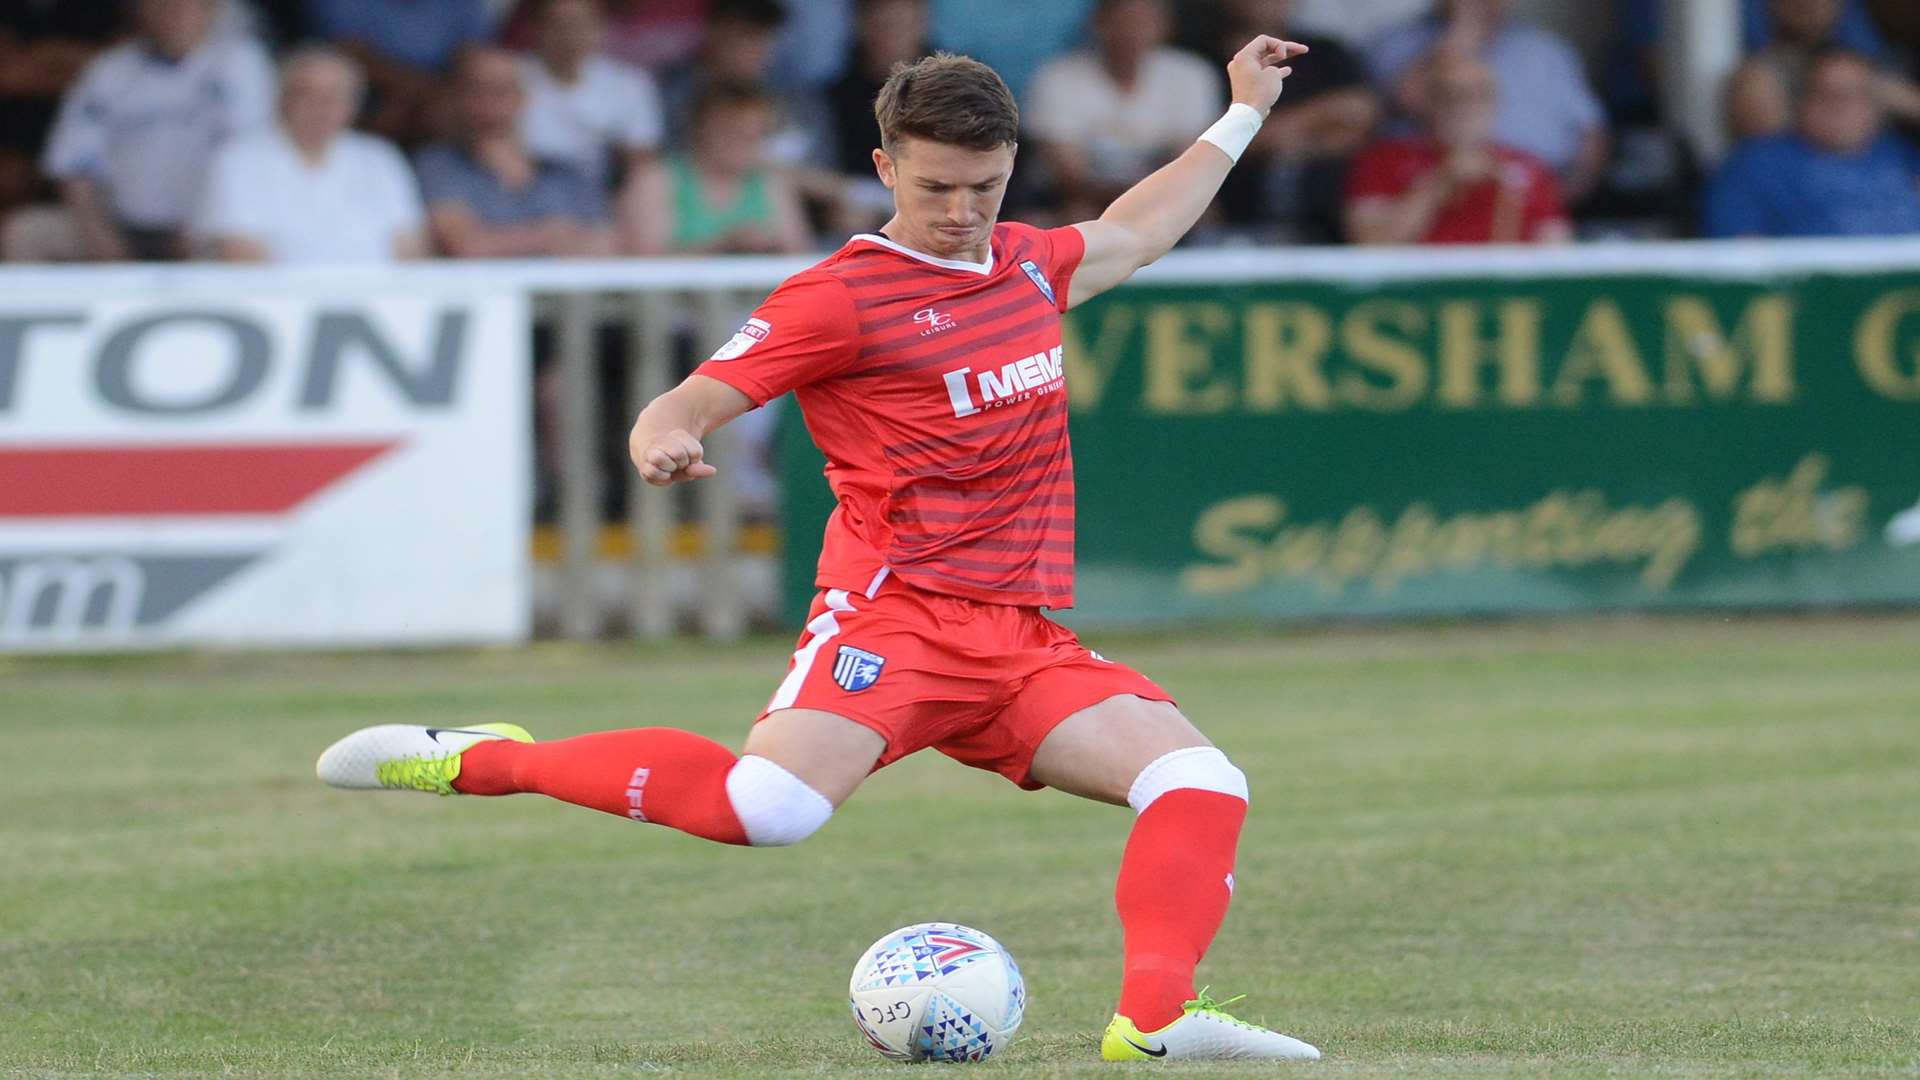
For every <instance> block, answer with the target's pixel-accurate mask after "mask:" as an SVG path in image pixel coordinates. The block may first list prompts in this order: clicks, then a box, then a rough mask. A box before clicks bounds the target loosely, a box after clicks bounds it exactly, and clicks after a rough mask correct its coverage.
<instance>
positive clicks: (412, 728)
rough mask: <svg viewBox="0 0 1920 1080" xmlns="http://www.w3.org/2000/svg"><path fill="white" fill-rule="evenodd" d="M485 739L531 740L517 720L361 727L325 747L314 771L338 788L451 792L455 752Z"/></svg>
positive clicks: (457, 755)
mask: <svg viewBox="0 0 1920 1080" xmlns="http://www.w3.org/2000/svg"><path fill="white" fill-rule="evenodd" d="M489 739H512V740H513V741H514V742H524V743H530V742H532V741H533V736H531V735H529V734H527V729H525V728H523V727H521V726H520V725H518V724H475V725H473V726H472V727H454V728H438V727H422V726H420V725H418V724H381V725H379V726H377V727H370V728H361V729H360V730H359V731H356V732H354V733H353V734H351V735H349V736H347V737H346V738H344V739H341V740H340V741H339V742H337V743H334V744H333V745H332V746H329V747H327V749H326V752H325V753H323V754H321V755H320V761H319V762H318V763H317V764H316V765H314V767H313V771H314V772H315V773H316V774H318V775H319V777H320V779H322V780H324V781H326V782H327V783H329V784H332V785H333V786H334V787H337V788H363V789H364V788H373V789H379V788H390V789H393V790H396V791H430V792H433V793H434V794H436V795H452V794H454V790H453V780H454V777H456V776H459V775H460V755H461V754H463V753H465V752H466V750H467V748H468V747H471V746H472V745H473V744H475V743H479V742H486V741H487V740H489Z"/></svg>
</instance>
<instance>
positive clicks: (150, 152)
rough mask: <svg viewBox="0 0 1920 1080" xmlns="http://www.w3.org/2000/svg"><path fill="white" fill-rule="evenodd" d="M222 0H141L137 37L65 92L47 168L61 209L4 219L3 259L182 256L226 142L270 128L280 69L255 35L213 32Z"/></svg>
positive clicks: (99, 61)
mask: <svg viewBox="0 0 1920 1080" xmlns="http://www.w3.org/2000/svg"><path fill="white" fill-rule="evenodd" d="M219 6H220V5H219V0H138V2H137V3H136V4H135V5H134V15H135V20H136V25H137V26H138V28H139V36H138V37H137V38H136V39H134V40H132V41H129V42H127V43H126V44H124V45H120V46H118V47H116V48H113V49H109V50H108V51H106V52H104V53H102V54H101V55H100V56H99V57H98V58H96V59H95V60H94V61H93V62H92V63H90V64H88V65H87V67H86V69H85V70H84V71H83V72H82V73H81V75H80V79H79V81H78V82H76V83H75V84H74V86H73V88H72V89H71V90H69V91H68V92H67V94H66V97H65V98H64V99H63V100H62V102H61V105H60V114H59V117H58V119H56V120H55V122H54V128H53V132H52V135H51V136H50V137H49V139H48V142H47V150H46V155H45V158H44V160H43V162H42V168H43V169H44V170H45V172H46V173H47V175H48V176H49V177H51V178H53V179H54V180H55V181H56V182H57V183H58V184H59V185H60V195H61V203H62V206H61V207H60V208H57V209H56V208H32V209H29V210H25V211H22V212H21V214H18V215H15V217H14V219H13V220H11V221H9V222H8V225H7V229H6V235H5V236H4V237H0V249H4V254H5V256H6V257H7V258H8V259H12V260H19V261H33V262H40V261H49V260H73V259H91V260H99V261H116V260H124V259H133V258H140V259H166V258H179V257H181V256H182V255H184V254H185V244H184V242H183V236H182V229H183V227H184V226H185V225H186V223H187V219H188V218H189V217H190V216H191V215H192V213H193V210H194V207H195V206H196V205H197V204H198V203H199V201H200V195H201V189H202V186H203V184H204V183H205V181H206V171H207V165H208V163H209V162H210V161H211V160H212V157H213V151H214V148H215V147H216V146H218V145H219V144H220V142H221V141H222V140H223V139H225V138H226V137H228V136H229V135H232V134H234V133H236V132H242V131H250V130H253V129H256V128H258V127H261V126H262V125H264V124H265V123H266V122H267V120H268V117H269V116H270V114H271V112H272V109H273V65H272V63H271V62H270V61H269V60H268V59H267V54H266V51H265V50H264V49H262V48H261V47H260V45H259V44H258V43H256V42H254V41H252V40H250V39H248V38H244V37H237V36H234V35H231V34H215V33H214V32H213V29H214V19H215V17H216V15H217V13H218V10H219Z"/></svg>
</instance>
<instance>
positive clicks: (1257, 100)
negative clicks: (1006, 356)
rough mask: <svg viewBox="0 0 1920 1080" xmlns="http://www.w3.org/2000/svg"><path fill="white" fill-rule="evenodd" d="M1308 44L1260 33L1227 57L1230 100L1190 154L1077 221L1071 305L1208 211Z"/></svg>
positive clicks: (1143, 260)
mask: <svg viewBox="0 0 1920 1080" xmlns="http://www.w3.org/2000/svg"><path fill="white" fill-rule="evenodd" d="M1306 51H1307V47H1306V46H1305V45H1301V44H1298V43H1295V42H1291V41H1282V40H1280V39H1279V38H1273V37H1267V36H1265V35H1262V36H1260V37H1257V38H1254V39H1253V40H1252V41H1250V42H1248V43H1247V46H1246V48H1244V49H1241V50H1240V51H1239V52H1238V53H1236V54H1235V55H1234V58H1233V59H1232V60H1230V61H1228V62H1227V82H1228V83H1229V85H1230V86H1231V87H1232V90H1233V104H1232V105H1230V106H1228V108H1227V113H1226V115H1225V116H1222V117H1221V118H1220V120H1219V122H1218V123H1216V124H1214V125H1213V126H1212V127H1210V128H1208V129H1207V131H1206V133H1205V134H1203V135H1201V136H1200V138H1199V140H1198V141H1196V142H1195V143H1194V144H1193V145H1192V146H1191V147H1188V148H1187V151H1186V152H1185V153H1183V154H1181V155H1180V156H1179V157H1177V158H1175V159H1173V160H1172V161H1171V162H1169V163H1167V164H1166V165H1165V166H1162V167H1161V168H1160V169H1159V170H1157V171H1156V172H1154V174H1153V175H1151V176H1149V177H1147V178H1146V179H1145V180H1142V181H1140V182H1139V183H1138V184H1135V185H1134V186H1133V187H1132V188H1130V189H1128V190H1127V192H1126V194H1124V195H1121V196H1120V197H1119V198H1118V199H1115V200H1114V202H1113V205H1112V206H1109V207H1107V211H1106V213H1104V214H1101V215H1100V217H1099V219H1098V220H1097V221H1085V222H1081V223H1080V224H1078V225H1076V226H1075V228H1077V229H1079V230H1080V233H1081V235H1082V236H1084V237H1085V238H1086V242H1087V251H1086V255H1085V256H1084V257H1083V258H1082V259H1081V260H1080V266H1079V269H1077V270H1075V271H1074V274H1073V283H1072V285H1071V286H1070V287H1069V288H1068V290H1067V306H1068V307H1072V306H1073V305H1075V304H1078V303H1080V302H1081V301H1084V300H1088V299H1091V298H1092V297H1095V296H1098V295H1100V294H1101V293H1103V292H1106V291H1107V290H1108V289H1111V288H1113V287H1114V286H1115V285H1118V284H1120V283H1121V282H1122V281H1125V280H1126V279H1127V278H1129V277H1131V276H1132V275H1133V272H1134V271H1136V270H1138V269H1140V268H1141V267H1143V266H1145V265H1147V264H1148V263H1150V262H1153V261H1154V260H1155V259H1158V258H1159V257H1160V256H1162V255H1165V254H1166V253H1167V252H1169V251H1171V250H1173V245H1174V244H1176V243H1178V242H1179V240H1180V238H1181V237H1182V236H1185V235H1186V233H1187V230H1188V229H1191V228H1193V224H1194V222H1196V221H1199V220H1200V215H1201V214H1202V213H1205V212H1206V209H1207V206H1208V204H1209V203H1211V202H1213V197H1214V195H1216V194H1218V193H1219V191H1220V185H1221V184H1222V183H1224V182H1225V181H1226V179H1227V172H1228V171H1229V170H1231V169H1232V168H1233V165H1234V162H1236V161H1238V160H1240V155H1241V153H1242V152H1244V151H1245V150H1246V148H1247V144H1248V143H1250V142H1252V141H1253V136H1254V135H1255V134H1256V133H1257V132H1258V131H1259V130H1260V125H1261V124H1262V123H1264V122H1265V121H1266V118H1267V113H1268V112H1270V111H1271V110H1272V109H1273V103H1274V102H1276V101H1278V100H1280V87H1281V84H1282V83H1283V82H1284V81H1285V80H1286V77H1287V76H1288V75H1289V74H1291V73H1292V72H1293V69H1292V68H1290V67H1288V66H1286V65H1287V61H1289V60H1291V59H1293V58H1294V57H1296V56H1299V55H1301V54H1303V53H1305V52H1306Z"/></svg>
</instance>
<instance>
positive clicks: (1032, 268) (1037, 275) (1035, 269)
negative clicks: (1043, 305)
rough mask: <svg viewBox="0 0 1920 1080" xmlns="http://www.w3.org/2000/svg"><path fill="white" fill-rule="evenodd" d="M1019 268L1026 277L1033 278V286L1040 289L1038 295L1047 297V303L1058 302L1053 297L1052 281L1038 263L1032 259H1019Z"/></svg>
mask: <svg viewBox="0 0 1920 1080" xmlns="http://www.w3.org/2000/svg"><path fill="white" fill-rule="evenodd" d="M1020 269H1022V270H1025V271H1026V272H1027V277H1029V278H1031V279H1033V284H1034V287H1036V288H1038V289H1039V290H1040V295H1042V296H1044V297H1046V298H1047V303H1049V304H1058V303H1059V302H1060V301H1058V300H1055V299H1054V298H1053V283H1052V282H1051V281H1048V280H1047V272H1046V271H1044V270H1042V269H1040V267H1039V265H1038V264H1036V263H1035V262H1034V261H1033V260H1032V259H1021V260H1020Z"/></svg>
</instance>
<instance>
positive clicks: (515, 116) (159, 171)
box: [0, 0, 1920, 262]
mask: <svg viewBox="0 0 1920 1080" xmlns="http://www.w3.org/2000/svg"><path fill="white" fill-rule="evenodd" d="M1742 3H1743V4H1744V11H1743V14H1744V16H1745V38H1746V42H1745V43H1746V45H1747V53H1746V59H1745V61H1744V62H1743V63H1742V64H1741V65H1740V66H1739V67H1738V68H1737V69H1736V70H1735V71H1733V72H1732V73H1731V75H1730V76H1729V78H1728V79H1727V83H1726V87H1725V98H1724V112H1725V127H1726V131H1727V133H1728V135H1729V138H1730V141H1731V143H1732V146H1733V149H1732V150H1731V152H1730V153H1729V154H1727V156H1726V157H1725V158H1724V160H1722V161H1719V162H1703V161H1697V160H1696V159H1695V158H1694V157H1693V156H1692V155H1690V154H1689V153H1688V152H1687V148H1686V147H1685V146H1684V145H1683V144H1682V143H1681V141H1680V140H1679V139H1678V138H1677V137H1676V136H1675V135H1674V134H1673V133H1671V132H1668V131H1665V130H1664V129H1662V128H1661V127H1660V125H1659V109H1658V93H1659V89H1658V88H1659V79H1658V72H1659V70H1660V64H1659V61H1658V52H1659V49H1660V48H1661V43H1662V34H1661V27H1660V25H1659V21H1660V20H1659V15H1660V11H1661V7H1662V5H1661V3H1660V2H1659V0H1613V5H1614V7H1615V10H1614V11H1613V12H1612V14H1613V16H1614V18H1613V20H1612V22H1611V25H1614V26H1616V27H1617V28H1618V40H1617V41H1615V42H1612V43H1610V44H1611V46H1612V47H1611V48H1610V49H1609V50H1608V54H1607V55H1608V56H1609V57H1610V58H1611V59H1610V62H1609V63H1608V64H1607V65H1606V66H1605V67H1604V68H1596V69H1590V68H1589V67H1588V65H1587V64H1586V63H1585V62H1584V61H1583V59H1582V56H1581V53H1580V52H1579V51H1578V50H1577V49H1576V48H1575V47H1574V46H1573V45H1572V44H1571V43H1569V42H1568V41H1566V40H1564V39H1563V38H1561V37H1560V36H1558V35H1557V34H1556V33H1554V32H1553V31H1552V30H1550V29H1548V28H1547V27H1545V26H1542V25H1538V24H1536V23H1533V22H1530V21H1528V20H1525V19H1523V18H1521V17H1519V16H1518V15H1517V14H1515V12H1514V11H1513V10H1512V7H1513V5H1512V3H1511V2H1510V0H1434V2H1432V3H1431V4H1430V5H1427V8H1426V10H1425V11H1424V12H1416V14H1415V16H1414V17H1413V18H1411V20H1410V21H1406V22H1403V23H1400V24H1399V25H1389V26H1387V27H1385V28H1384V29H1382V30H1380V31H1379V32H1377V33H1373V34H1369V35H1368V36H1367V37H1366V38H1365V39H1364V40H1358V41H1356V40H1343V39H1342V38H1341V37H1340V36H1339V35H1337V34H1334V33H1331V32H1328V31H1329V30H1330V29H1332V28H1326V29H1321V30H1316V28H1315V27H1314V26H1312V25H1308V24H1303V23H1301V22H1300V19H1299V16H1300V15H1301V14H1302V9H1303V6H1304V5H1302V4H1301V3H1299V2H1297V0H1049V2H1048V3H1044V4H1036V3H1033V2H1031V0H787V2H786V3H782V2H780V0H127V2H125V3H115V2H112V0H102V2H99V3H85V4H81V3H72V2H68V0H15V2H13V3H9V4H6V5H0V215H4V224H3V225H0V257H4V258H5V259H7V260H10V261H71V260H124V259H177V258H208V259H222V260H233V261H278V262H316V261H332V262H339V261H367V260H381V259H403V258H416V257H424V256H430V255H438V256H443V257H453V258H468V257H568V256H596V255H599V256H604V255H616V254H634V255H652V254H718V253H797V252H803V251H811V250H818V249H822V248H828V247H832V246H834V245H835V244H836V243H837V242H838V240H839V239H840V238H842V237H844V236H846V235H848V234H849V233H851V232H855V231H860V230H863V229H871V228H873V227H875V226H876V225H878V224H880V223H881V222H882V221H884V220H885V218H886V216H887V214H888V212H889V200H888V197H887V193H886V192H885V190H884V189H883V188H881V187H880V185H879V183H878V181H877V180H876V179H875V178H874V173H873V165H872V151H873V148H874V146H875V144H876V143H877V141H878V132H877V130H876V129H875V125H874V122H873V118H872V113H871V103H872V100H873V96H874V94H875V93H876V92H877V90H878V88H879V86H880V84H881V82H882V81H883V80H884V79H885V77H886V74H887V72H888V70H889V69H890V68H891V67H892V66H893V65H894V64H895V63H897V62H899V61H902V60H906V59H910V58H913V57H916V56H919V55H923V54H925V53H927V52H929V51H931V50H933V49H936V48H940V49H949V50H953V51H959V52H966V53H970V54H972V55H975V56H978V57H979V58H980V59H982V60H984V61H986V62H988V63H990V64H992V65H994V66H995V67H996V68H997V69H998V70H999V71H1000V72H1001V73H1002V74H1003V75H1005V77H1006V78H1007V80H1008V82H1009V83H1010V84H1011V85H1012V86H1013V87H1014V89H1015V91H1016V92H1017V93H1018V94H1019V95H1020V100H1021V102H1022V104H1023V106H1024V113H1023V128H1024V131H1025V136H1024V138H1023V143H1022V162H1023V165H1022V168H1021V169H1020V170H1019V171H1018V172H1017V173H1016V183H1015V185H1014V187H1013V188H1012V189H1011V191H1010V192H1009V196H1008V200H1009V206H1008V212H1009V213H1012V214H1017V215H1019V216H1021V217H1023V218H1026V219H1028V220H1033V221H1036V222H1039V223H1049V222H1060V221H1070V220H1075V219H1077V218H1081V217H1087V216H1092V215H1095V214H1097V213H1098V211H1099V209H1100V207H1101V206H1103V205H1104V204H1105V203H1106V202H1107V201H1108V200H1110V199H1112V198H1113V196H1114V195H1116V194H1117V193H1118V192H1120V191H1121V190H1123V189H1125V188H1126V187H1127V186H1128V185H1130V184H1132V183H1133V182H1134V181H1136V180H1138V179H1139V178H1140V177H1142V176H1144V175H1145V174H1146V173H1147V172H1149V171H1151V170H1152V169H1153V168H1155V167H1156V166H1158V165H1159V164H1160V163H1161V162H1163V161H1165V160H1166V159H1168V158H1169V157H1170V156H1172V155H1173V154H1175V153H1178V152H1179V151H1180V150H1181V149H1182V148H1183V147H1184V146H1186V145H1188V144H1189V143H1190V142H1191V141H1192V139H1193V138H1194V136H1195V135H1196V134H1197V133H1198V132H1199V131H1200V130H1202V129H1203V128H1205V127H1206V126H1207V124H1208V123H1210V122H1211V121H1212V120H1213V119H1214V118H1215V117H1216V116H1218V115H1219V113H1220V111H1221V109H1222V108H1223V107H1224V105H1225V104H1226V86H1225V81H1224V77H1223V72H1222V61H1223V58H1224V57H1225V56H1227V55H1228V54H1230V53H1231V52H1232V51H1233V50H1234V49H1235V48H1237V47H1238V45H1239V44H1241V43H1243V42H1244V41H1245V40H1246V39H1247V38H1248V37H1250V36H1251V35H1252V34H1254V33H1270V34H1276V35H1280V36H1286V37H1290V38H1294V39H1296V40H1301V41H1304V42H1306V43H1307V44H1308V45H1309V46H1310V47H1311V49H1312V51H1311V52H1310V53H1309V54H1308V55H1307V56H1306V57H1304V58H1302V59H1301V60H1299V61H1298V62H1297V63H1296V65H1295V67H1296V73H1295V75H1294V76H1293V78H1292V80H1291V81H1290V82H1289V84H1288V89H1287V92H1286V94H1285V96H1283V97H1282V99H1281V101H1280V104H1279V105H1278V107H1277V108H1276V109H1275V111H1274V113H1273V116H1272V117H1271V119H1270V120H1269V122H1268V124H1267V125H1266V127H1265V129H1264V130H1263V131H1262V132H1261V134H1260V137H1259V138H1258V139H1257V140H1256V142H1255V143H1254V144H1253V146H1252V147H1251V148H1250V149H1249V152H1248V155H1247V157H1246V159H1245V160H1244V161H1243V164H1242V165H1241V167H1240V168H1239V169H1237V170H1236V171H1235V173H1234V174H1233V176H1232V178H1231V180H1230V181H1229V183H1228V186H1227V188H1226V190H1225V191H1224V192H1223V194H1222V198H1221V200H1220V201H1219V204H1218V206H1217V208H1216V210H1215V212H1214V216H1213V217H1212V218H1211V219H1210V220H1209V221H1208V222H1206V223H1205V224H1204V225H1203V227H1202V229H1201V230H1199V232H1198V233H1197V237H1196V239H1197V240H1198V241H1199V242H1240V243H1275V242H1308V243H1338V242H1347V243H1357V244H1409V243H1543V244H1545V243H1564V242H1567V241H1570V240H1573V239H1575V238H1577V237H1595V236H1688V235H1709V236H1788V235H1885V234H1893V233H1909V232H1920V152H1916V150H1915V149H1914V146H1913V145H1912V144H1911V143H1910V142H1909V141H1908V134H1907V133H1908V132H1909V131H1912V130H1914V129H1916V127H1920V81H1916V79H1915V77H1914V73H1915V69H1914V66H1913V62H1914V60H1915V55H1914V51H1913V50H1914V47H1915V45H1916V44H1920V14H1917V13H1916V11H1917V10H1920V9H1917V8H1916V5H1914V4H1913V3H1912V2H1911V0H1742ZM276 58H277V59H276Z"/></svg>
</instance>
